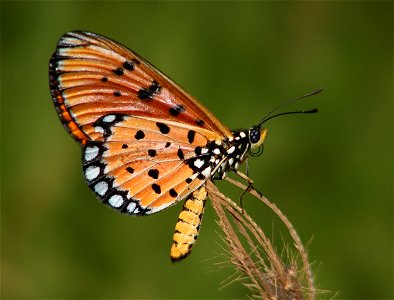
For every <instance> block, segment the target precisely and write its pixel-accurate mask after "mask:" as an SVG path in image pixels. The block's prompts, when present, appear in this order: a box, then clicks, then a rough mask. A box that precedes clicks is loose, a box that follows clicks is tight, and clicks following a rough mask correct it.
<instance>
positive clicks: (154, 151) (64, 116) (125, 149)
mask: <svg viewBox="0 0 394 300" xmlns="http://www.w3.org/2000/svg"><path fill="white" fill-rule="evenodd" d="M49 81H50V90H51V95H52V98H53V102H54V104H55V107H56V110H57V112H58V115H59V117H60V120H61V121H62V123H63V125H64V127H65V128H66V130H67V131H68V132H69V133H70V134H71V135H72V137H73V138H74V139H75V140H77V141H78V142H79V143H80V145H81V146H82V151H83V155H82V161H83V163H82V164H83V173H84V177H85V179H86V182H87V184H88V185H89V187H90V188H91V189H92V191H93V192H94V193H95V194H96V196H97V197H98V198H99V199H100V200H101V201H102V202H103V203H105V204H107V205H109V206H110V207H112V208H113V209H115V210H117V211H120V212H122V213H125V214H129V215H135V216H142V215H149V214H153V213H156V212H159V211H161V210H163V209H165V208H167V207H169V206H171V205H173V204H175V203H177V202H179V201H181V200H183V199H186V201H185V203H184V205H183V209H182V211H181V214H180V216H179V219H178V222H177V224H176V228H175V233H174V236H173V245H172V248H171V253H170V255H171V259H172V260H173V261H176V260H180V259H182V258H184V257H186V256H187V255H189V254H190V251H191V247H192V246H193V244H194V243H195V240H196V238H197V236H198V232H199V228H200V225H201V219H202V215H203V212H204V205H205V200H206V197H207V191H206V189H205V183H206V181H207V180H209V179H223V178H224V177H225V176H226V172H227V171H234V172H236V173H237V174H238V175H240V176H241V177H242V178H244V179H246V180H247V181H248V182H249V183H252V181H251V180H250V179H249V178H248V177H247V176H245V175H244V174H243V173H241V172H239V171H238V166H239V164H240V163H241V162H243V161H244V160H245V159H246V158H247V156H248V153H249V151H250V150H251V149H254V148H259V147H260V146H261V145H262V144H263V142H264V140H265V138H266V134H267V129H265V128H262V124H263V122H264V121H266V120H268V119H270V118H272V117H273V116H271V117H269V118H267V117H266V118H264V121H262V122H260V123H259V124H258V125H256V126H252V127H251V128H250V129H248V130H237V131H230V130H229V129H227V127H225V126H224V125H222V124H221V123H220V122H219V121H218V120H217V119H216V118H215V116H213V115H212V114H211V113H210V112H209V111H208V110H207V109H206V108H205V107H204V106H203V105H202V104H200V103H199V102H198V101H197V100H196V99H194V98H193V97H192V96H190V95H189V94H187V93H186V92H185V91H184V90H183V89H181V88H180V87H179V86H178V85H177V84H175V83H174V82H173V81H172V80H171V79H169V78H168V77H167V76H166V75H164V74H163V73H161V72H160V71H159V70H157V69H156V68H155V67H154V66H152V65H151V64H150V63H148V62H147V61H145V60H144V59H143V58H142V57H140V56H139V55H137V54H136V53H135V52H133V51H131V50H129V49H127V48H126V47H124V46H122V45H121V44H119V43H117V42H115V41H112V40H110V39H108V38H105V37H103V36H100V35H98V34H94V33H90V32H69V33H66V34H65V35H63V36H62V37H61V38H60V40H59V42H58V44H57V48H56V51H55V53H54V54H53V55H52V57H51V59H50V63H49ZM302 112H315V110H310V111H302ZM290 113H298V112H290ZM284 114H286V113H284Z"/></svg>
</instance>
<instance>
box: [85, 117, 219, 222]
mask: <svg viewBox="0 0 394 300" xmlns="http://www.w3.org/2000/svg"><path fill="white" fill-rule="evenodd" d="M93 128H96V129H97V128H100V129H99V130H97V132H98V133H99V134H101V135H102V139H104V140H105V142H101V141H87V143H86V145H85V146H84V154H83V161H84V163H83V165H84V175H85V179H86V181H87V183H88V184H89V186H90V187H91V189H92V190H93V191H94V192H95V193H96V194H97V195H98V196H99V198H100V199H102V200H103V202H104V203H106V204H108V205H110V206H111V207H112V208H115V209H117V210H120V211H122V212H125V213H129V214H135V215H143V214H152V213H155V212H157V211H160V210H162V209H164V208H166V207H168V206H170V205H173V204H174V203H176V202H177V201H179V200H181V199H184V198H185V197H187V196H188V195H189V194H190V193H192V192H193V191H194V190H196V189H197V188H198V187H200V186H201V185H202V184H203V183H205V181H206V180H207V178H209V177H210V175H211V171H212V168H211V166H210V162H211V161H210V159H211V156H210V155H209V154H207V151H206V154H204V153H202V152H204V146H206V144H207V143H208V142H209V141H210V140H211V139H212V138H214V137H215V134H214V133H212V132H211V131H205V132H203V133H202V131H203V129H201V128H199V127H197V126H195V127H191V126H189V125H183V124H181V123H176V122H169V121H167V122H166V123H165V124H164V123H162V120H161V119H154V118H147V117H141V116H132V115H124V114H109V115H106V116H104V117H102V118H100V119H99V120H97V121H96V122H95V123H94V124H93ZM197 130H199V131H197ZM190 132H193V138H192V139H191V134H190ZM196 149H198V150H197V152H198V153H196Z"/></svg>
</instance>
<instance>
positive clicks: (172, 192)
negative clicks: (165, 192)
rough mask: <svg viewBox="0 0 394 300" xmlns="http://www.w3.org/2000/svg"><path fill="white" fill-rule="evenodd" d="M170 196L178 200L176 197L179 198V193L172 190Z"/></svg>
mask: <svg viewBox="0 0 394 300" xmlns="http://www.w3.org/2000/svg"><path fill="white" fill-rule="evenodd" d="M169 194H170V196H171V197H173V198H176V197H177V196H178V193H177V192H176V191H175V190H174V189H171V190H170V191H169Z"/></svg>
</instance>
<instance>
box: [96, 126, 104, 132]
mask: <svg viewBox="0 0 394 300" xmlns="http://www.w3.org/2000/svg"><path fill="white" fill-rule="evenodd" d="M94 131H95V132H98V133H104V128H103V127H101V126H96V127H94Z"/></svg>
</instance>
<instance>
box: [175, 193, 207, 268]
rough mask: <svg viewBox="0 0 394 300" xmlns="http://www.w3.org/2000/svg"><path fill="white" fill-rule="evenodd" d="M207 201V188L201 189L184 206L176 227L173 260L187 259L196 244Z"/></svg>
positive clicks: (191, 195)
mask: <svg viewBox="0 0 394 300" xmlns="http://www.w3.org/2000/svg"><path fill="white" fill-rule="evenodd" d="M206 199H207V191H206V189H205V186H202V187H200V188H199V189H197V190H196V191H194V192H193V193H192V194H190V195H189V197H188V198H187V199H186V201H185V203H184V204H183V208H182V211H181V213H180V214H179V218H178V222H177V223H176V225H175V232H174V236H173V244H172V247H171V253H170V256H171V260H172V261H173V262H175V261H179V260H182V259H184V258H185V257H187V256H188V255H189V254H190V252H191V248H192V246H193V245H194V243H195V242H196V239H197V237H198V233H199V230H200V226H201V220H202V216H203V213H204V206H205V202H206Z"/></svg>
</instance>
